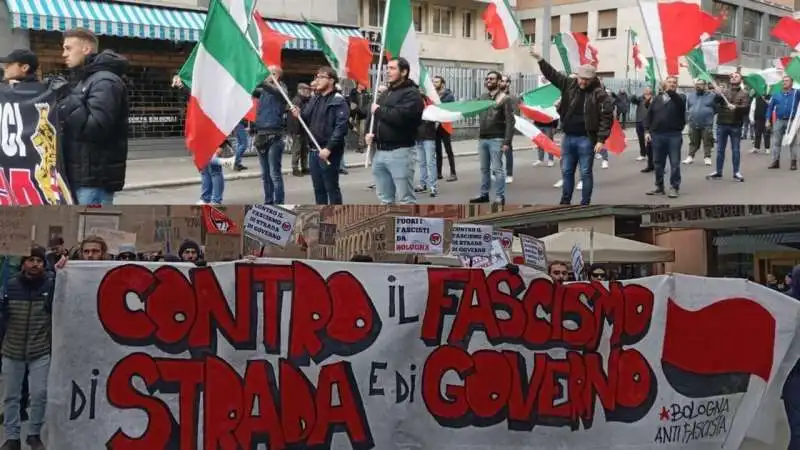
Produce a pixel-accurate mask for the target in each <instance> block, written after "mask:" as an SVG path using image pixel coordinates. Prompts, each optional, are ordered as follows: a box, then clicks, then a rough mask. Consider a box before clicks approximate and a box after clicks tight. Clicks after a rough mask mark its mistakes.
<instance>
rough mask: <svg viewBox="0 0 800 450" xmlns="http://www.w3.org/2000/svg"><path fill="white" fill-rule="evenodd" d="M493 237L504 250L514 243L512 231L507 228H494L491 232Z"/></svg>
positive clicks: (509, 248)
mask: <svg viewBox="0 0 800 450" xmlns="http://www.w3.org/2000/svg"><path fill="white" fill-rule="evenodd" d="M492 235H493V238H494V239H497V240H499V241H500V243H501V244H503V248H504V249H506V250H511V246H512V245H513V244H514V232H513V231H507V230H494V232H493V233H492Z"/></svg>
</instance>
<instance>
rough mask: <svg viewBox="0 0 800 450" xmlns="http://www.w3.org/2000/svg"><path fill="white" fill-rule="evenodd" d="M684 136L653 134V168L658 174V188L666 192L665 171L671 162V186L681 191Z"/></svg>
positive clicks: (677, 132)
mask: <svg viewBox="0 0 800 450" xmlns="http://www.w3.org/2000/svg"><path fill="white" fill-rule="evenodd" d="M682 145H683V134H682V133H681V132H680V131H676V132H674V133H653V166H654V167H655V172H656V188H657V189H660V190H662V191H663V190H664V170H665V167H666V165H667V160H669V185H670V187H671V188H673V189H675V190H676V191H679V190H680V189H681V146H682Z"/></svg>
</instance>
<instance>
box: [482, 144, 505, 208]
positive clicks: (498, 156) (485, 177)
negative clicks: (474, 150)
mask: <svg viewBox="0 0 800 450" xmlns="http://www.w3.org/2000/svg"><path fill="white" fill-rule="evenodd" d="M502 148H503V140H502V139H478V154H479V155H480V157H481V197H484V196H488V195H489V192H490V190H491V187H492V177H491V175H494V182H495V188H494V189H495V193H496V194H497V198H500V199H505V196H506V174H505V170H504V168H503V150H502Z"/></svg>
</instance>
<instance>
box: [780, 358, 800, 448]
mask: <svg viewBox="0 0 800 450" xmlns="http://www.w3.org/2000/svg"><path fill="white" fill-rule="evenodd" d="M783 407H784V409H785V410H786V418H787V419H788V422H789V450H800V361H798V362H797V363H795V366H794V367H793V368H792V370H791V371H790V372H789V376H788V377H786V382H785V383H784V384H783Z"/></svg>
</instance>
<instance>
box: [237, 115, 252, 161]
mask: <svg viewBox="0 0 800 450" xmlns="http://www.w3.org/2000/svg"><path fill="white" fill-rule="evenodd" d="M233 134H234V135H235V136H236V155H234V159H233V161H234V163H233V164H234V165H235V166H239V165H241V164H242V155H244V152H246V151H247V147H249V146H250V136H248V135H247V127H245V126H244V124H243V123H241V122H240V123H239V125H236V128H234V129H233Z"/></svg>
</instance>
